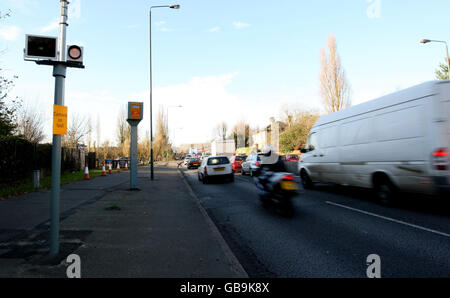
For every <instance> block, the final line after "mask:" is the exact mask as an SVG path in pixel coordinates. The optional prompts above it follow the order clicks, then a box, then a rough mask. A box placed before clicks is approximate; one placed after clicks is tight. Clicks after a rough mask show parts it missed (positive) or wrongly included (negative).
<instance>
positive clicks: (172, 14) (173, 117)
mask: <svg viewBox="0 0 450 298" xmlns="http://www.w3.org/2000/svg"><path fill="white" fill-rule="evenodd" d="M174 3H175V2H174ZM176 3H178V4H180V5H181V9H180V10H171V9H165V8H163V9H155V10H154V11H153V22H152V28H153V30H152V32H153V33H152V40H153V75H154V88H155V89H154V101H155V102H154V110H155V111H156V110H157V109H158V107H160V106H162V105H164V106H165V107H167V106H172V105H180V104H181V105H183V108H181V109H170V118H169V120H170V123H169V127H170V128H172V134H171V136H172V138H173V139H174V141H175V143H190V142H201V141H207V140H209V139H210V138H211V137H212V130H213V127H214V126H215V125H216V124H217V123H218V122H220V121H222V120H225V121H227V122H228V124H229V125H230V126H231V125H233V124H234V123H235V122H236V121H238V120H241V119H246V120H247V121H248V122H250V123H251V124H252V125H254V126H257V125H260V126H262V125H264V124H265V123H266V122H268V118H269V117H271V116H275V117H276V116H278V115H279V112H280V109H281V107H282V106H283V105H286V104H288V105H290V106H296V107H300V108H305V109H306V108H312V109H320V108H321V101H320V96H319V79H318V76H319V70H320V69H319V66H320V63H319V54H320V49H321V48H322V47H325V46H326V40H327V37H328V36H329V35H330V34H334V35H335V36H336V39H337V43H338V50H339V52H340V54H341V58H342V63H343V66H344V68H345V70H346V73H347V78H348V80H349V81H350V84H351V86H352V90H353V96H352V99H353V103H354V104H358V103H361V102H364V101H367V100H370V99H374V98H376V97H379V96H381V95H384V94H387V93H390V92H393V91H396V90H398V89H403V88H406V87H409V86H412V85H416V84H419V83H421V82H424V81H428V80H433V79H434V70H435V68H436V66H437V65H438V63H439V62H443V61H444V57H445V51H444V46H443V45H441V44H427V45H422V44H420V43H419V41H420V40H421V39H422V38H430V39H440V40H447V41H449V42H450V34H449V31H448V25H449V22H448V21H447V20H448V11H450V2H449V1H448V0H434V1H432V2H431V1H419V0H409V1H406V0H372V1H368V0H346V1H334V0H325V1H300V0H280V1H266V0H226V1H225V0H222V1H220V0H180V1H178V2H176ZM378 3H379V4H380V10H379V14H377V15H375V16H376V17H375V18H373V16H374V15H370V13H369V14H368V9H369V8H370V7H373V6H372V5H376V4H378ZM166 4H172V2H170V1H167V2H166V1H144V0H131V1H116V0H109V1H107V0H72V3H71V5H70V6H71V12H70V15H69V23H70V26H69V28H68V43H77V44H80V45H83V46H84V47H85V64H86V67H87V68H86V69H85V70H69V74H68V78H67V90H66V91H67V92H66V105H67V106H68V107H69V114H71V113H77V114H80V115H91V117H92V119H93V120H94V121H96V119H97V118H98V117H99V118H100V121H101V130H102V133H101V138H102V140H103V141H104V140H106V139H111V140H114V129H115V122H116V117H117V113H118V111H119V109H120V107H121V106H123V105H124V104H125V103H126V102H128V101H130V100H138V101H143V102H145V104H146V116H147V117H146V119H145V121H143V122H142V124H141V131H142V132H143V131H145V130H148V127H149V117H148V115H149V110H148V106H149V105H148V89H149V87H148V84H149V83H148V78H149V74H148V72H149V71H148V65H149V57H148V56H149V55H148V47H149V45H148V30H149V28H148V26H149V25H148V8H149V7H150V6H152V5H166ZM6 9H11V10H12V16H11V17H10V18H8V19H5V20H2V21H1V23H0V48H6V53H5V54H4V55H3V56H1V57H0V63H1V65H2V66H3V68H5V69H6V71H7V72H10V73H11V74H17V75H19V76H20V78H19V80H18V81H17V84H16V88H15V90H14V92H15V94H17V95H18V96H20V97H21V98H23V100H24V101H25V102H26V103H27V104H29V105H32V106H33V105H34V106H36V108H37V109H40V110H41V111H42V113H44V114H45V115H46V119H47V120H48V123H49V124H48V131H50V127H51V118H50V116H51V109H52V103H53V78H52V77H51V68H49V67H43V66H37V65H35V64H34V63H31V62H24V61H23V54H22V50H23V47H24V35H25V34H26V33H29V34H43V35H50V36H57V34H58V32H57V29H55V27H54V26H52V25H54V23H55V22H56V21H57V18H58V14H59V1H57V0H4V1H2V2H1V4H0V11H5V10H6ZM371 11H372V10H371ZM371 11H370V12H371ZM52 28H53V29H52Z"/></svg>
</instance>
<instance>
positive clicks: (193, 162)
mask: <svg viewBox="0 0 450 298" xmlns="http://www.w3.org/2000/svg"><path fill="white" fill-rule="evenodd" d="M200 164H201V161H200V158H191V159H189V162H188V164H187V168H188V170H190V169H198V168H199V167H200Z"/></svg>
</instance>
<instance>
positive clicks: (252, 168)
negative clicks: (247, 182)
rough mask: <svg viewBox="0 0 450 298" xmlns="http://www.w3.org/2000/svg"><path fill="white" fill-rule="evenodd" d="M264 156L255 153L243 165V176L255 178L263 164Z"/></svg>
mask: <svg viewBox="0 0 450 298" xmlns="http://www.w3.org/2000/svg"><path fill="white" fill-rule="evenodd" d="M261 155H262V154H258V153H253V154H251V155H250V156H249V157H247V159H246V160H245V162H244V163H243V164H242V169H241V173H242V175H246V174H249V175H250V176H252V177H253V175H254V174H255V173H256V172H257V171H258V170H259V168H260V166H261V164H260V162H261V158H260V156H261Z"/></svg>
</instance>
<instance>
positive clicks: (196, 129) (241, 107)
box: [131, 72, 279, 144]
mask: <svg viewBox="0 0 450 298" xmlns="http://www.w3.org/2000/svg"><path fill="white" fill-rule="evenodd" d="M237 76H238V73H237V72H234V73H228V74H223V75H219V76H207V77H193V78H191V79H190V80H189V81H188V82H186V83H182V84H178V85H173V86H166V87H159V88H155V89H154V90H153V113H154V114H153V115H154V117H153V119H155V118H156V115H157V113H158V110H159V109H160V108H161V107H163V108H164V110H166V108H167V107H168V106H178V105H182V106H183V108H171V109H169V130H170V137H171V140H173V141H174V143H175V144H189V143H201V142H208V141H210V140H211V139H212V138H214V135H213V131H214V127H215V126H216V125H217V124H219V123H220V122H221V121H226V122H227V123H228V125H229V127H230V128H231V127H232V126H233V125H234V124H235V123H237V122H238V121H240V120H243V119H245V120H247V121H248V122H249V123H250V124H251V125H265V124H267V123H268V121H269V118H270V117H271V116H274V115H275V113H277V112H278V109H279V104H278V103H277V102H275V103H274V102H268V103H262V102H261V103H259V104H257V105H255V104H254V102H253V101H251V100H249V99H248V98H243V97H241V96H240V95H239V94H234V93H231V92H230V91H229V90H228V88H229V86H230V85H231V84H232V82H233V80H235V79H236V78H237ZM131 98H133V99H136V100H138V101H143V102H144V108H145V112H144V113H145V117H146V118H145V119H144V121H143V122H142V123H141V124H140V126H142V127H143V128H144V129H145V130H149V126H150V121H149V117H148V115H149V113H150V110H149V104H148V101H149V91H148V90H147V91H145V92H142V93H139V94H135V95H134V96H131ZM248 111H252V112H251V114H249V112H248ZM153 125H154V126H153V127H154V129H155V127H156V126H155V125H156V120H154V123H153Z"/></svg>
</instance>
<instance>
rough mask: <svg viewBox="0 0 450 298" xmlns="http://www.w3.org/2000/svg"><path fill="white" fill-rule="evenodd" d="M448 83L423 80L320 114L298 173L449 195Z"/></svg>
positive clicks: (390, 193) (386, 189)
mask: <svg viewBox="0 0 450 298" xmlns="http://www.w3.org/2000/svg"><path fill="white" fill-rule="evenodd" d="M449 147H450V81H448V80H447V81H433V82H427V83H424V84H421V85H418V86H415V87H412V88H409V89H406V90H403V91H399V92H396V93H393V94H390V95H387V96H384V97H381V98H379V99H375V100H372V101H369V102H366V103H363V104H360V105H357V106H353V107H351V108H348V109H345V110H342V111H339V112H336V113H333V114H330V115H327V116H324V117H321V118H320V119H319V120H318V121H317V123H316V124H315V125H314V127H313V128H312V129H311V134H310V136H309V138H308V141H307V144H306V147H305V148H303V149H302V152H303V153H304V154H302V157H301V159H300V162H299V169H298V170H299V174H300V176H301V178H302V183H303V186H304V187H305V188H310V187H312V186H313V185H314V183H315V182H321V183H333V184H340V185H350V186H357V187H365V188H373V189H374V190H375V191H376V194H377V196H378V198H379V200H380V202H382V203H384V204H388V203H390V202H392V201H393V199H394V198H395V196H394V193H395V192H396V191H404V192H415V193H424V194H438V193H445V194H446V195H443V196H444V197H445V196H446V197H447V198H448V199H450V195H449V189H450V161H449V155H448V154H449Z"/></svg>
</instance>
